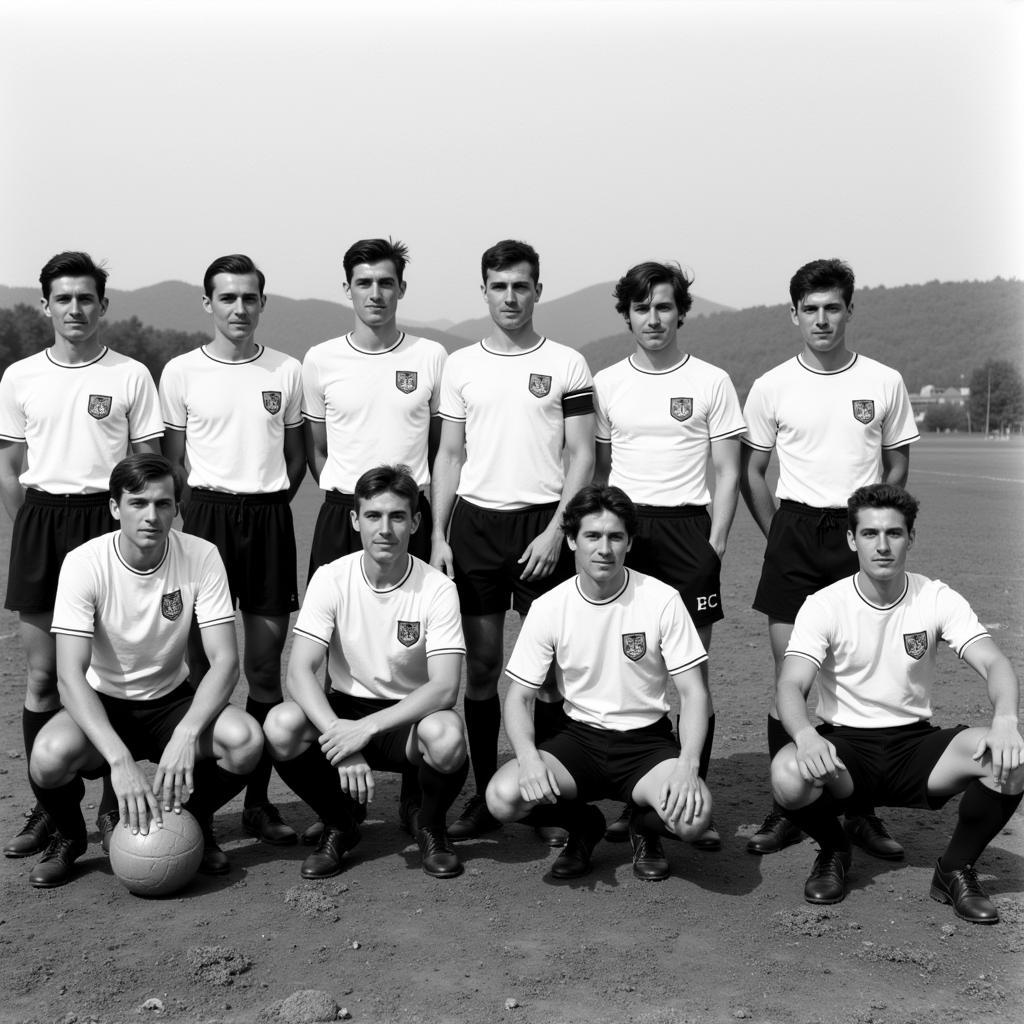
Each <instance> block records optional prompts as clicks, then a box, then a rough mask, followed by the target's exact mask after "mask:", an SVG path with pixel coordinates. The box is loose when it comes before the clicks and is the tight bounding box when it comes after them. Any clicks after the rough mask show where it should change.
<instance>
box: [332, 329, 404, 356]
mask: <svg viewBox="0 0 1024 1024" xmlns="http://www.w3.org/2000/svg"><path fill="white" fill-rule="evenodd" d="M345 341H346V342H348V347H349V348H350V349H352V351H353V352H358V353H359V354H360V355H361V356H386V355H387V354H388V353H389V352H394V351H395V349H396V348H398V346H399V345H401V344H402V342H403V341H405V331H399V332H398V341H396V342H395V343H394V345H392V346H391V348H382V349H378V350H377V351H375V352H374V351H371V350H370V349H368V348H360V347H359V346H358V345H357V344H356V343H355V342H354V341H353V340H352V332H351V331H349V332H348V334H346V335H345Z"/></svg>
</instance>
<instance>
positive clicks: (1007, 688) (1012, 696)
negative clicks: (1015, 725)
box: [987, 655, 1020, 722]
mask: <svg viewBox="0 0 1024 1024" xmlns="http://www.w3.org/2000/svg"><path fill="white" fill-rule="evenodd" d="M987 684H988V698H989V700H990V701H991V702H992V718H993V720H995V719H996V718H999V719H1003V720H1006V719H1012V720H1013V721H1014V722H1017V721H1018V718H1019V713H1020V686H1019V684H1018V682H1017V674H1016V673H1015V672H1014V671H1013V666H1012V665H1011V664H1010V660H1009V658H1007V657H1005V656H1003V655H1000V657H999V658H998V659H996V660H995V661H994V662H993V664H992V665H991V667H990V668H989V670H988V678H987Z"/></svg>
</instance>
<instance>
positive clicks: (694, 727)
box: [673, 668, 711, 763]
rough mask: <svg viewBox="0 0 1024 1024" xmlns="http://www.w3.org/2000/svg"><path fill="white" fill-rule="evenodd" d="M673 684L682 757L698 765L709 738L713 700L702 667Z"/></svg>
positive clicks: (675, 678) (684, 674) (689, 670)
mask: <svg viewBox="0 0 1024 1024" xmlns="http://www.w3.org/2000/svg"><path fill="white" fill-rule="evenodd" d="M673 681H674V682H675V686H676V692H677V693H678V694H679V734H680V735H679V745H680V748H681V749H680V753H679V758H680V760H681V761H687V762H690V761H692V762H693V763H697V762H698V761H699V760H700V752H701V750H702V749H703V747H704V739H705V737H706V736H707V731H708V716H709V715H710V714H711V698H710V696H709V694H708V688H707V686H706V685H705V683H704V677H703V676H702V675H701V671H700V668H691V669H687V671H686V672H684V673H682V674H681V675H679V676H675V677H673Z"/></svg>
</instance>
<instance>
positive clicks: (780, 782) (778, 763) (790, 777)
mask: <svg viewBox="0 0 1024 1024" xmlns="http://www.w3.org/2000/svg"><path fill="white" fill-rule="evenodd" d="M771 784H772V796H773V797H774V798H775V800H776V801H777V803H778V804H779V805H780V806H781V807H788V808H793V807H802V806H804V804H807V803H809V802H810V799H811V797H812V796H813V795H814V792H815V787H814V786H813V785H812V784H811V783H810V782H807V781H806V780H805V779H804V778H803V776H802V775H801V774H800V768H799V766H798V765H797V761H796V747H794V746H793V744H791V743H790V744H788V745H787V746H785V747H783V748H782V750H780V751H779V752H778V753H777V754H776V755H775V758H774V759H773V760H772V769H771ZM819 788H820V787H819Z"/></svg>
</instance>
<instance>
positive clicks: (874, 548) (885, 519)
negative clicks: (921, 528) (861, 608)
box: [846, 508, 914, 583]
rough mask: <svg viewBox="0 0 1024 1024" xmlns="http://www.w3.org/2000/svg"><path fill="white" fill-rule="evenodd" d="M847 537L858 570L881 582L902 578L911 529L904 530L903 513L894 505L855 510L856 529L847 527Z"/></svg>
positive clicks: (912, 538)
mask: <svg viewBox="0 0 1024 1024" xmlns="http://www.w3.org/2000/svg"><path fill="white" fill-rule="evenodd" d="M846 540H847V543H848V544H849V545H850V548H851V550H853V551H856V552H857V559H858V561H859V562H860V571H861V572H862V573H864V575H865V576H867V577H868V578H869V579H871V580H874V581H875V582H877V583H884V582H888V581H889V580H893V579H899V578H901V577H902V575H903V573H904V571H905V569H906V564H907V553H908V552H909V551H910V549H911V548H912V547H913V545H914V532H913V530H908V529H907V524H906V521H905V520H904V518H903V513H902V512H898V511H897V510H896V509H894V508H862V509H861V510H860V512H858V513H857V529H856V531H850V530H847V532H846Z"/></svg>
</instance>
